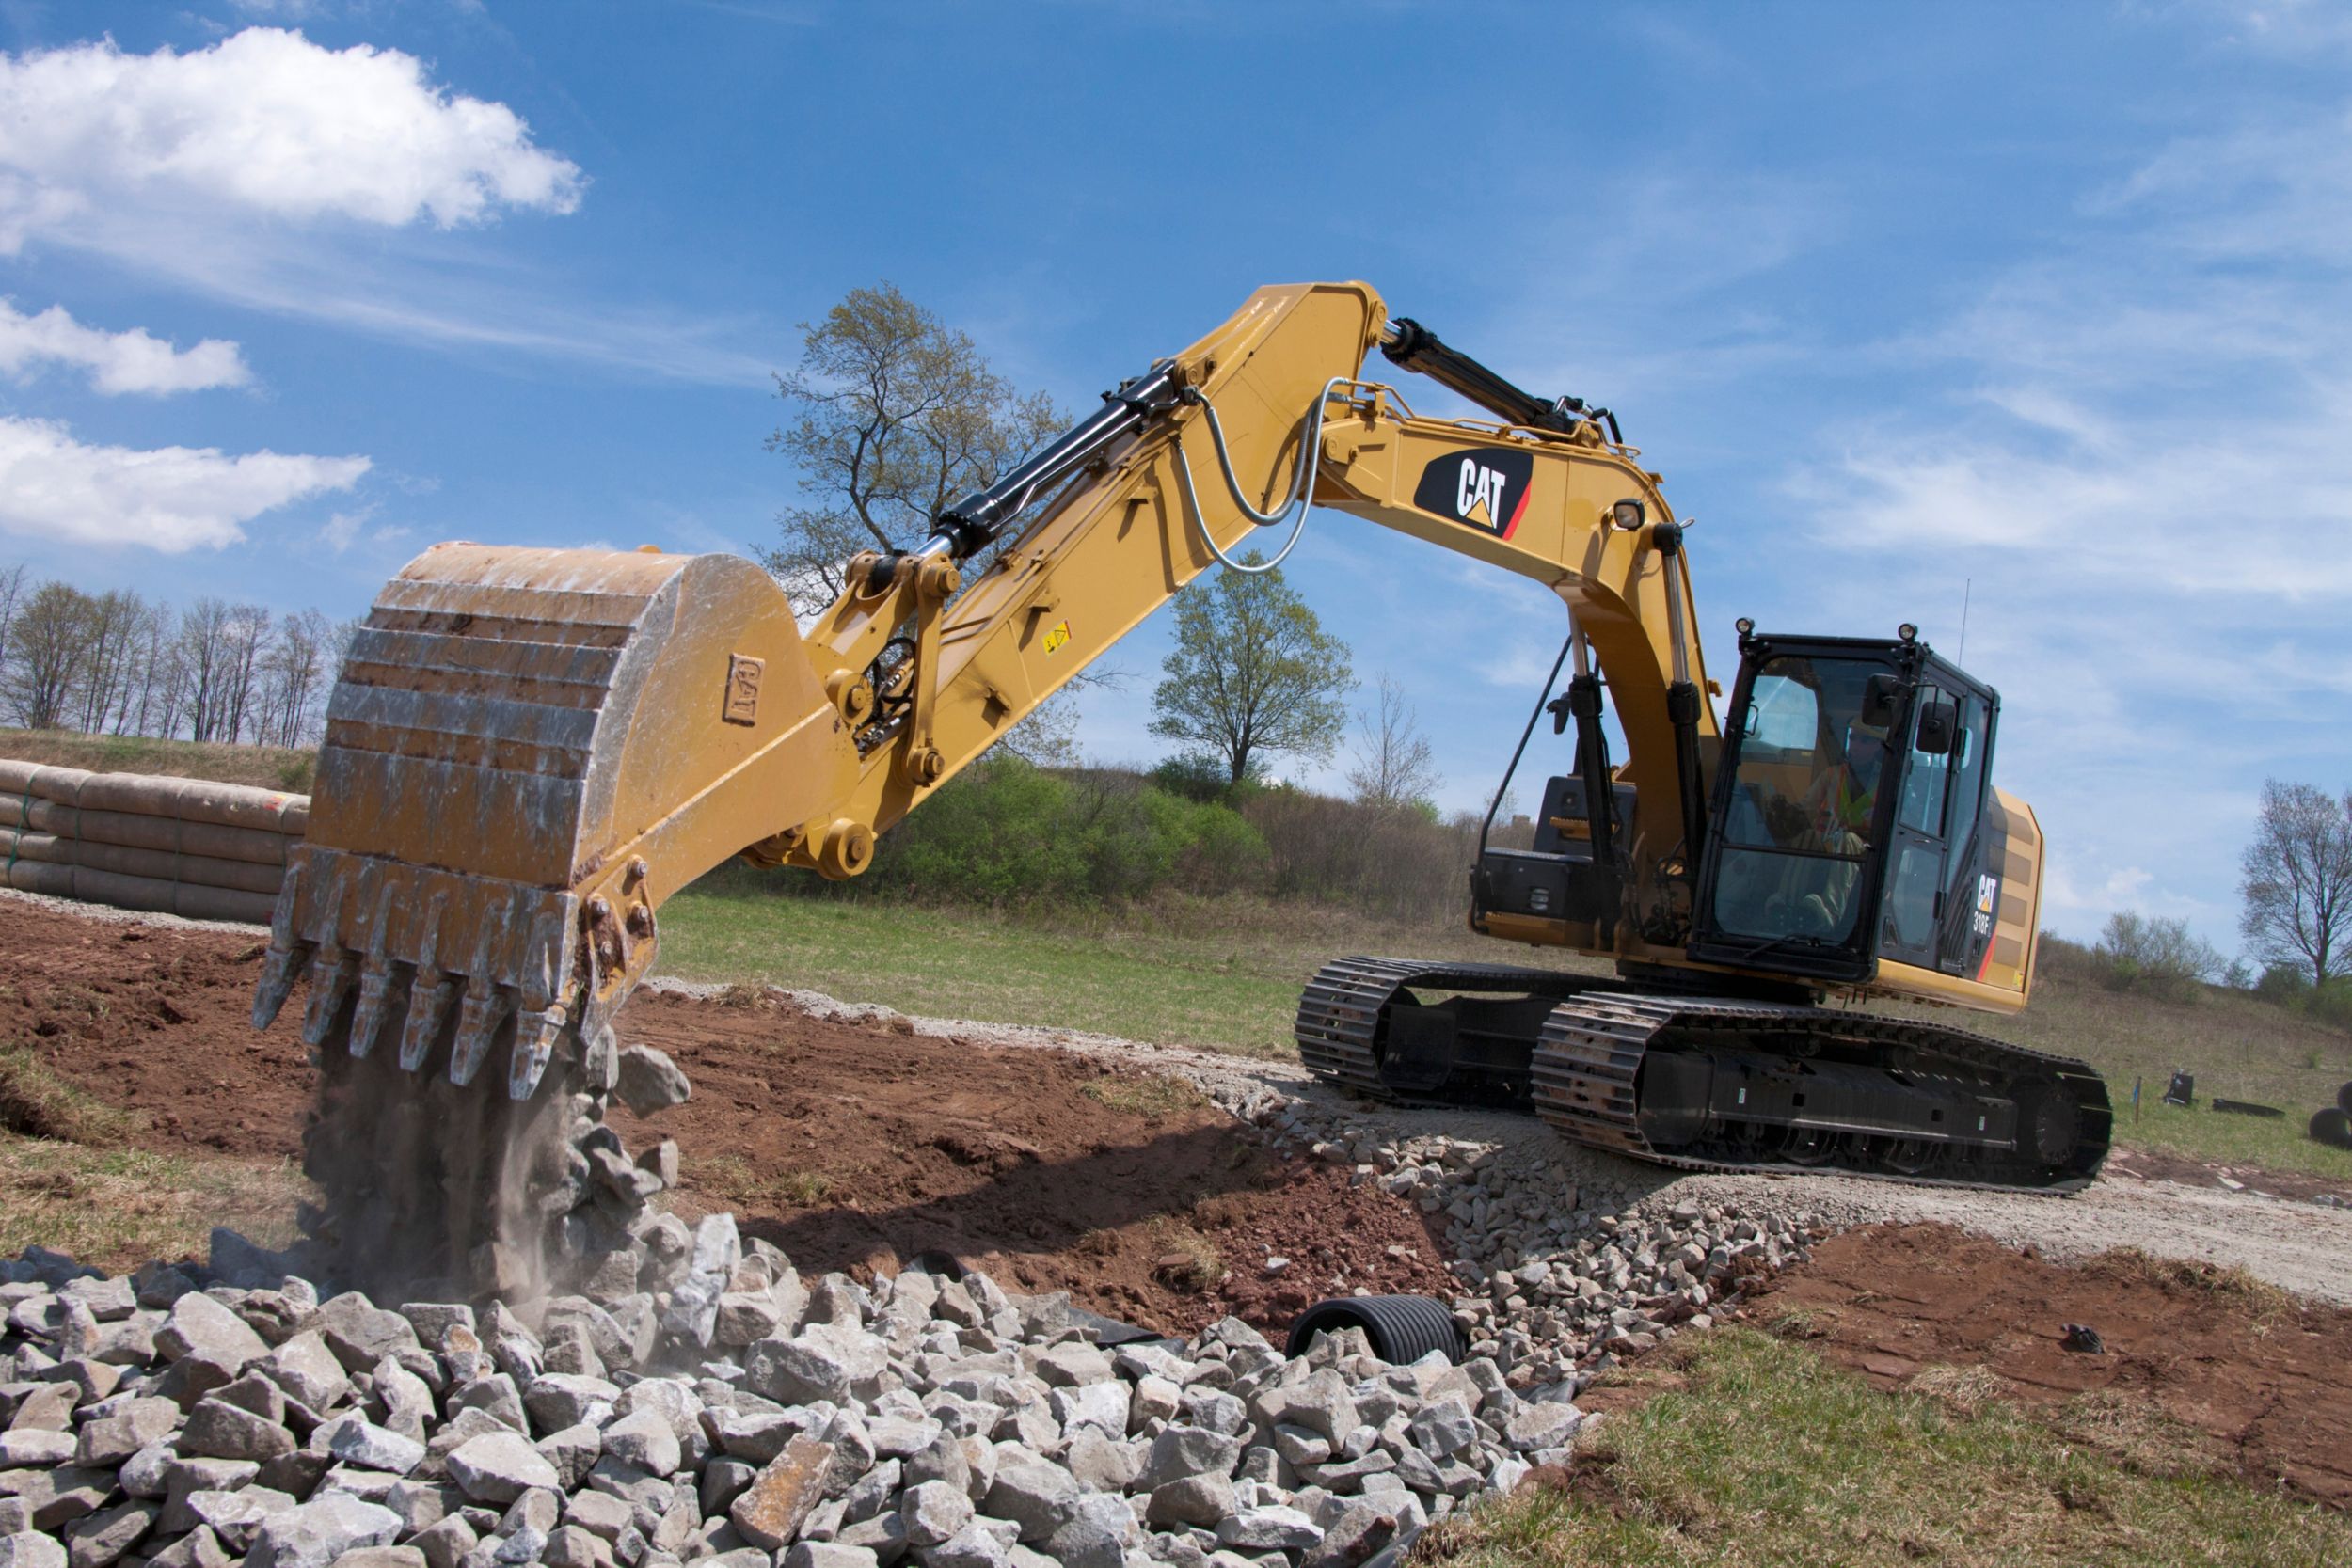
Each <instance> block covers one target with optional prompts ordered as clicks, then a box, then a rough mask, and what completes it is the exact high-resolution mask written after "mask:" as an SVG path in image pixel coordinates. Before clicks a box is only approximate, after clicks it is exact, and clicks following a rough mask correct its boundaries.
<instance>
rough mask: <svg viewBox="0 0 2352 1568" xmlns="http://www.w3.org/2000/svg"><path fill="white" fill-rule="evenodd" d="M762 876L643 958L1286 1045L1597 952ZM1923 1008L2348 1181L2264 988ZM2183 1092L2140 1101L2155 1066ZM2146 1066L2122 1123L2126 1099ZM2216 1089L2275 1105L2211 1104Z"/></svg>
mask: <svg viewBox="0 0 2352 1568" xmlns="http://www.w3.org/2000/svg"><path fill="white" fill-rule="evenodd" d="M776 887H777V879H776V878H770V877H762V876H759V875H756V874H753V873H748V872H744V871H740V870H729V871H725V872H723V873H720V874H717V875H715V876H713V877H711V878H708V879H705V881H704V882H702V883H700V884H697V885H696V886H695V887H693V888H690V889H689V890H687V891H686V892H685V893H683V894H681V895H678V896H677V897H676V898H675V899H673V900H672V901H671V902H670V904H669V905H668V906H667V908H666V909H665V910H664V911H663V915H662V924H663V929H664V932H665V935H664V937H663V943H662V954H661V960H660V967H661V968H662V969H663V970H664V971H666V972H669V973H673V974H683V975H686V976H688V977H690V978H696V979H710V980H751V981H760V982H766V983H771V984H775V985H787V986H805V987H809V988H811V989H814V990H821V991H825V992H827V993H828V994H831V995H834V996H838V997H841V998H843V999H844V1000H848V1001H857V1002H879V1003H882V1004H885V1005H886V1006H893V1007H898V1008H900V1009H901V1010H904V1011H908V1012H922V1013H931V1014H938V1015H943V1016H946V1017H951V1018H972V1019H980V1020H985V1021H988V1022H1013V1023H1041V1024H1046V1025H1051V1026H1056V1027H1060V1028H1070V1029H1095V1030H1102V1031H1104V1032H1106V1033H1110V1034H1117V1035H1126V1036H1130V1037H1135V1038H1138V1039H1151V1040H1158V1041H1162V1042H1164V1043H1167V1044H1171V1045H1177V1044H1181V1045H1197V1046H1206V1047H1210V1048H1214V1049H1216V1050H1222V1051H1233V1052H1238V1053H1244V1054H1249V1055H1278V1056H1279V1055H1287V1054H1288V1053H1289V1052H1290V1050H1291V1044H1290V1030H1291V1019H1292V1015H1293V1013H1294V1011H1295V1008H1296V1007H1297V1005H1298V988H1299V986H1300V984H1301V983H1302V982H1303V981H1304V980H1305V979H1306V978H1307V977H1308V976H1309V975H1311V974H1313V973H1314V971H1315V970H1316V968H1317V967H1319V966H1320V965H1321V964H1323V963H1324V962H1325V961H1326V960H1327V959H1329V958H1337V957H1342V956H1344V955H1346V954H1350V953H1374V954H1389V955H1396V956H1407V957H1427V958H1471V959H1479V960H1483V961H1486V962H1489V963H1529V964H1554V965H1557V966H1560V967H1569V968H1580V967H1581V968H1587V969H1590V970H1592V971H1594V972H1596V973H1598V972H1600V966H1598V965H1597V964H1590V963H1587V962H1585V961H1584V960H1580V959H1575V958H1561V957H1559V956H1557V955H1551V954H1547V953H1539V952H1537V951H1535V950H1534V949H1529V948H1518V947H1511V946H1507V945H1504V944H1502V943H1498V942H1490V941H1487V940H1486V939H1485V938H1482V937H1479V936H1476V935H1473V934H1472V933H1471V932H1470V931H1469V930H1467V929H1445V928H1442V927H1438V928H1433V927H1425V926H1412V927H1406V926H1398V925H1393V924H1388V923H1383V922H1377V921H1370V920H1363V919H1359V918H1356V917H1353V916H1350V915H1348V914H1346V913H1344V912H1343V911H1334V910H1330V909H1326V908H1322V907H1319V906H1315V905H1309V904H1295V903H1286V904H1276V903H1268V902H1265V901H1263V900H1251V899H1241V898H1230V897H1229V898H1217V899H1200V898H1184V897H1176V896H1167V897H1162V898H1159V899H1155V900H1153V901H1152V902H1150V903H1148V904H1143V905H1138V906H1135V907H1132V908H1129V909H1126V910H1124V911H1108V910H1104V909H1099V908H1097V909H1087V908H1073V909H1070V910H1065V911H1032V912H1028V913H1012V912H1003V911H965V910H948V909H937V908H921V907H917V906H914V905H910V904H906V903H898V902H887V903H885V902H860V901H847V900H828V899H808V898H798V897H789V896H778V895H777V893H776V891H775V890H776ZM1931 1016H1933V1017H1934V1018H1935V1019H1936V1020H1937V1021H1938V1022H1946V1023H1951V1024H1956V1025H1959V1026H1961V1027H1964V1028H1970V1029H1976V1030H1979V1031H1980V1032H1983V1033H1986V1034H1990V1035H1994V1036H1995V1037H1999V1038H2002V1039H2006V1040H2010V1041H2012V1042H2014V1043H2016V1044H2019V1045H2025V1046H2030V1047H2032V1048H2034V1049H2036V1050H2042V1051H2050V1052H2059V1053H2066V1054H2069V1055H2076V1056H2081V1057H2083V1058H2085V1059H2087V1060H2089V1061H2090V1063H2091V1064H2092V1065H2093V1066H2094V1067H2096V1068H2098V1069H2099V1070H2100V1071H2101V1072H2102V1073H2103V1074H2105V1075H2106V1079H2107V1082H2108V1085H2109V1086H2110V1090H2111V1092H2112V1093H2113V1095H2114V1097H2115V1099H2116V1101H2117V1102H2118V1104H2119V1106H2120V1107H2122V1109H2121V1110H2120V1111H2119V1126H2118V1136H2119V1139H2120V1140H2122V1141H2125V1142H2136V1143H2140V1144H2144V1145H2147V1146H2149V1147H2152V1148H2166V1149H2172V1150H2176V1151H2178V1152H2180V1153H2183V1154H2186V1155H2190V1156H2193V1157H2195V1158H2199V1159H2206V1160H2218V1161H2223V1162H2227V1163H2231V1164H2260V1165H2265V1166H2268V1167H2270V1168H2273V1169H2280V1170H2299V1171H2307V1172H2310V1173H2312V1174H2313V1175H2318V1176H2323V1177H2328V1178H2332V1179H2342V1180H2347V1181H2352V1152H2346V1151H2344V1150H2342V1149H2335V1148H2326V1147H2324V1146H2322V1145H2319V1144H2314V1143H2312V1142H2311V1141H2310V1140H2309V1139H2308V1138H2307V1137H2305V1136H2304V1127H2305V1123H2306V1122H2307V1120H2308V1118H2309V1117H2310V1115H2311V1113H2312V1111H2314V1110H2316V1109H2318V1108H2319V1107H2320V1106H2322V1105H2325V1104H2329V1103H2332V1102H2333V1101H2334V1099H2335V1093H2336V1086H2337V1085H2340V1084H2342V1083H2344V1082H2345V1081H2346V1080H2352V1035H2347V1034H2344V1033H2343V1032H2342V1031H2339V1030H2334V1029H2329V1028H2326V1027H2323V1026H2321V1025H2318V1024H2316V1023H2313V1022H2310V1021H2308V1020H2306V1019H2304V1018H2302V1017H2300V1016H2298V1015H2296V1014H2294V1013H2290V1012H2286V1011H2284V1010H2282V1009H2280V1008H2279V1007H2276V1006H2271V1005H2269V1004H2267V1003H2264V1002H2259V1001H2256V1000H2254V999H2252V998H2250V997H2246V996H2241V995H2236V994H2233V993H2214V994H2211V995H2209V996H2208V997H2207V998H2206V999H2205V1000H2203V1001H2201V1002H2198V1003H2194V1004H2184V1003H2168V1002H2159V1001H2155V1000H2153V999H2150V998H2147V997H2144V996H2139V995H2137V994H2134V993H2130V992H2116V991H2110V990H2106V989H2104V988H2102V987H2101V986H2099V985H2097V984H2096V983H2095V982H2092V981H2088V980H2085V979H2081V978H2078V977H2073V976H2065V975H2059V976H2051V977H2048V978H2046V979H2045V980H2044V981H2043V982H2042V984H2040V985H2038V986H2037V987H2036V989H2035V991H2034V1001H2033V1006H2031V1007H2030V1008H2028V1009H2027V1010H2026V1012H2025V1013H2024V1014H2022V1015H2019V1016H2018V1017H2015V1018H1997V1017H1993V1016H1990V1015H1984V1014H1975V1013H1963V1012H1958V1011H1953V1010H1949V1009H1945V1010H1941V1011H1938V1012H1936V1013H1934V1014H1932V1015H1931ZM2175 1068H2186V1069H2188V1070H2190V1071H2192V1072H2194V1073H2196V1074H2197V1092H2198V1095H2199V1100H2200V1103H2199V1105H2198V1107H2197V1109H2195V1110H2193V1111H2175V1110H2171V1109H2169V1108H2167V1107H2164V1106H2161V1105H2159V1104H2157V1103H2155V1101H2157V1100H2158V1099H2159V1097H2161V1096H2162V1094H2163V1092H2164V1085H2165V1081H2166V1079H2168V1078H2169V1076H2170V1074H2171V1072H2172V1070H2173V1069H2175ZM2135 1076H2138V1077H2141V1078H2144V1079H2145V1081H2146V1092H2145V1095H2144V1101H2145V1104H2144V1106H2143V1109H2142V1113H2141V1117H2140V1119H2138V1120H2137V1121H2135V1120H2133V1119H2132V1116H2131V1112H2130V1110H2129V1109H2128V1106H2125V1105H2124V1102H2125V1101H2128V1100H2129V1098H2130V1095H2131V1088H2132V1081H2133V1079H2134V1077H2135ZM2215 1094H2220V1095H2223V1096H2226V1097H2228V1098H2230V1099H2233V1100H2253V1101H2266V1102H2268V1103H2270V1104H2274V1105H2279V1106H2281V1107H2283V1108H2284V1109H2286V1110H2287V1111H2288V1113H2289V1114H2288V1116H2287V1117H2285V1118H2284V1119H2283V1120H2279V1121H2268V1120H2254V1119H2250V1118H2247V1117H2230V1116H2217V1115H2215V1114H2214V1113H2213V1112H2212V1111H2210V1110H2208V1109H2206V1108H2205V1104H2204V1101H2206V1100H2208V1099H2209V1098H2210V1097H2211V1096H2213V1095H2215Z"/></svg>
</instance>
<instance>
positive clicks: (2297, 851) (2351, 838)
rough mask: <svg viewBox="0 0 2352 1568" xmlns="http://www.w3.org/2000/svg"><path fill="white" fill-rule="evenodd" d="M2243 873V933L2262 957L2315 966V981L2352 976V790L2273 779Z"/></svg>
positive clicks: (2265, 789) (2311, 968) (2265, 786)
mask: <svg viewBox="0 0 2352 1568" xmlns="http://www.w3.org/2000/svg"><path fill="white" fill-rule="evenodd" d="M2240 870H2241V872H2242V873H2243V879H2242V880H2241V881H2240V882H2239V884H2238V893H2239V895H2240V896H2241V897H2243V898H2244V899H2245V901H2246V908H2245V911H2244V912H2243V913H2242V914H2240V916H2239V918H2238V930H2239V932H2240V934H2242V935H2243V936H2244V937H2245V938H2246V939H2247V942H2248V944H2249V946H2250V947H2251V948H2252V950H2253V952H2254V955H2255V957H2257V958H2261V959H2262V960H2263V961H2264V962H2265V963H2272V964H2291V965H2294V966H2295V967H2296V968H2298V969H2307V970H2309V971H2310V972H2311V976H2312V984H2313V985H2321V986H2324V985H2326V984H2327V983H2328V981H2329V980H2331V979H2333V978H2335V977H2336V976H2338V975H2341V974H2352V958H2347V957H2346V949H2347V947H2352V791H2347V792H2346V793H2345V794H2344V797H2343V798H2342V799H2341V800H2339V799H2338V798H2337V797H2335V796H2332V795H2330V794H2328V792H2327V791H2326V790H2324V789H2321V788H2319V787H2317V786H2316V785H2313V784H2283V783H2281V782H2280V781H2279V780H2277V779H2271V780H2268V781H2266V782H2265V784H2263V804H2262V816H2261V818H2260V820H2259V822H2258V823H2257V825H2256V827H2255V830H2254V842H2253V843H2251V844H2249V845H2248V846H2247V847H2246V857H2245V859H2244V861H2243V862H2242V863H2240Z"/></svg>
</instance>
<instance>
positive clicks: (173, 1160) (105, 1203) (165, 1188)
mask: <svg viewBox="0 0 2352 1568" xmlns="http://www.w3.org/2000/svg"><path fill="white" fill-rule="evenodd" d="M308 1190H309V1189H308V1186H307V1184H306V1183H305V1182H304V1181H303V1180H302V1177H301V1175H300V1174H299V1173H298V1172H296V1171H295V1170H294V1167H293V1166H292V1165H291V1164H262V1163H256V1162H252V1161H244V1160H201V1161H198V1160H185V1159H181V1158H178V1157H176V1156H173V1155H167V1154H153V1153H150V1152H148V1151H147V1150H144V1149H138V1148H125V1147H122V1146H120V1145H115V1146H112V1147H105V1148H91V1147H87V1146H86V1145H82V1144H78V1143H69V1142H63V1141H59V1140H56V1139H52V1138H34V1137H24V1136H21V1135H19V1134H16V1133H13V1132H0V1257H9V1258H13V1257H16V1256H17V1255H19V1254H20V1253H22V1252H23V1251H24V1248H25V1247H27V1246H29V1245H31V1244H32V1243H35V1242H38V1243H40V1244H41V1245H42V1246H45V1247H52V1248H55V1249H56V1251H59V1252H63V1253H67V1254H69V1255H71V1256H72V1257H73V1258H75V1259H78V1260H80V1261H81V1262H84V1263H88V1264H91V1265H92V1266H94V1267H97V1268H101V1269H105V1270H108V1271H111V1272H120V1271H124V1270H129V1269H135V1268H136V1267H138V1266H139V1265H140V1264H141V1263H144V1262H146V1261H148V1260H149V1259H166V1260H174V1259H183V1258H197V1259H201V1258H203V1257H205V1256H206V1251H207V1247H206V1243H207V1239H208V1237H209V1236H210V1234H211V1231H212V1227H214V1226H215V1225H225V1226H229V1227H231V1228H232V1229H235V1230H238V1231H240V1232H242V1233H243V1234H245V1235H246V1236H247V1237H250V1238H251V1239H252V1240H254V1241H256V1242H259V1243H262V1245H264V1246H284V1245H286V1244H288V1243H291V1242H292V1241H293V1240H294V1205H295V1203H296V1202H297V1201H299V1200H300V1199H301V1198H302V1197H303V1196H306V1194H307V1193H308Z"/></svg>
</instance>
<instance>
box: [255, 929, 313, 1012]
mask: <svg viewBox="0 0 2352 1568" xmlns="http://www.w3.org/2000/svg"><path fill="white" fill-rule="evenodd" d="M309 958H310V943H309V942H293V943H289V944H287V945H285V946H279V945H278V943H276V942H272V943H271V944H270V950H269V957H268V958H264V959H262V978H261V979H260V980H259V981H258V982H256V983H255V985H254V987H253V1027H255V1028H256V1029H266V1028H268V1027H269V1026H270V1025H271V1024H272V1023H273V1022H277V1019H278V1009H279V1008H281V1007H283V1006H285V1005H286V998H287V997H289V996H292V995H293V994H294V980H295V979H296V978H297V977H298V976H299V975H300V974H302V966H303V964H304V963H305V962H306V961H307V960H308V959H309Z"/></svg>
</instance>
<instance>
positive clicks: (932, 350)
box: [761, 283, 1068, 614]
mask: <svg viewBox="0 0 2352 1568" xmlns="http://www.w3.org/2000/svg"><path fill="white" fill-rule="evenodd" d="M776 395H777V396H778V397H780V398H782V399H783V400H784V401H785V403H786V404H787V405H788V406H789V408H790V410H791V413H790V417H789V419H788V421H787V423H784V424H781V425H778V426H777V427H776V429H775V431H774V432H773V433H772V434H771V435H770V436H769V437H768V442H767V445H768V450H769V451H772V452H776V453H778V454H780V455H782V456H784V457H787V458H788V459H790V460H791V461H792V463H793V464H794V465H795V466H797V467H799V469H800V471H801V477H800V491H801V494H802V496H803V500H802V501H801V502H800V503H799V504H797V505H793V506H788V507H786V508H785V509H784V510H783V511H782V512H780V513H778V514H777V515H776V525H777V528H778V530H779V531H780V532H781V533H782V538H781V540H780V541H779V542H778V543H777V544H776V545H775V546H774V547H772V548H771V549H768V550H764V551H762V552H761V559H762V561H763V562H764V563H765V564H766V566H767V568H768V570H769V571H770V572H771V573H772V574H774V576H775V577H776V578H778V580H780V581H781V582H782V583H783V584H784V586H785V591H786V592H787V593H788V594H791V596H792V602H793V608H794V609H795V610H799V611H800V612H802V613H803V614H807V613H810V612H813V611H815V610H821V609H823V608H824V607H825V606H827V605H829V604H831V603H832V602H833V601H834V598H835V597H836V596H838V595H839V594H840V592H841V582H842V578H841V571H842V568H843V566H844V565H846V564H847V563H848V562H849V560H850V557H851V556H853V555H855V554H857V553H858V552H859V551H860V550H874V549H879V550H894V549H908V548H912V547H913V546H916V545H919V544H921V543H922V542H923V540H924V539H925V538H926V537H927V536H928V535H929V534H930V520H931V518H932V517H933V516H934V515H936V514H938V513H939V512H940V511H942V510H943V509H945V508H946V506H947V505H948V504H949V503H951V502H953V501H957V500H960V499H962V498H963V497H964V496H966V495H968V494H970V493H971V492H972V491H974V490H977V489H978V488H980V487H981V486H982V485H985V484H988V483H991V482H993V480H994V479H995V478H996V477H997V476H998V475H999V474H1002V473H1004V472H1005V471H1006V470H1007V469H1009V468H1010V467H1013V466H1014V465H1015V464H1017V463H1019V462H1020V461H1021V460H1022V458H1024V457H1025V456H1027V455H1028V454H1029V453H1030V452H1032V451H1036V450H1037V449H1038V447H1040V446H1041V445H1042V444H1043V443H1044V442H1045V441H1046V440H1048V439H1049V438H1051V437H1052V436H1054V435H1055V434H1056V433H1057V431H1059V430H1060V429H1061V427H1062V426H1063V425H1064V424H1065V423H1067V422H1068V421H1067V420H1064V418H1063V417H1062V415H1061V414H1060V413H1059V412H1058V411H1057V409H1056V408H1055V407H1054V403H1053V400H1052V399H1051V398H1049V397H1047V396H1046V395H1045V394H1044V393H1043V392H1023V391H1021V390H1020V389H1019V388H1016V387H1014V386H1013V384H1012V383H1011V382H1009V381H1008V380H1006V379H1005V378H1004V377H1003V376H1001V375H998V374H997V373H996V372H994V371H993V369H991V368H990V366H989V363H988V359H987V357H986V356H983V355H982V354H981V353H980V351H979V348H978V347H977V345H976V344H975V343H974V342H973V341H972V340H971V338H970V337H969V336H967V335H966V334H964V333H962V332H960V331H957V330H955V329H954V328H952V327H950V326H948V325H946V324H945V323H943V322H942V321H941V320H940V319H939V318H938V317H937V316H935V315H933V314H932V313H931V312H930V311H929V310H927V309H924V308H923V307H921V306H920V305H917V304H915V303H914V301H913V300H911V299H909V298H907V296H906V295H904V294H902V293H899V292H898V288H897V286H896V285H894V284H890V283H880V284H877V285H875V286H874V287H873V288H870V289H852V290H850V292H849V293H848V294H847V295H845V296H844V297H843V298H842V300H841V303H840V304H838V305H835V306H834V308H833V309H830V310H828V311H826V312H825V316H824V319H823V320H822V321H820V322H817V323H815V324H811V323H807V322H803V323H802V324H801V362H800V365H799V366H798V368H796V369H794V370H790V371H785V372H778V373H777V375H776ZM971 575H977V574H971Z"/></svg>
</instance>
